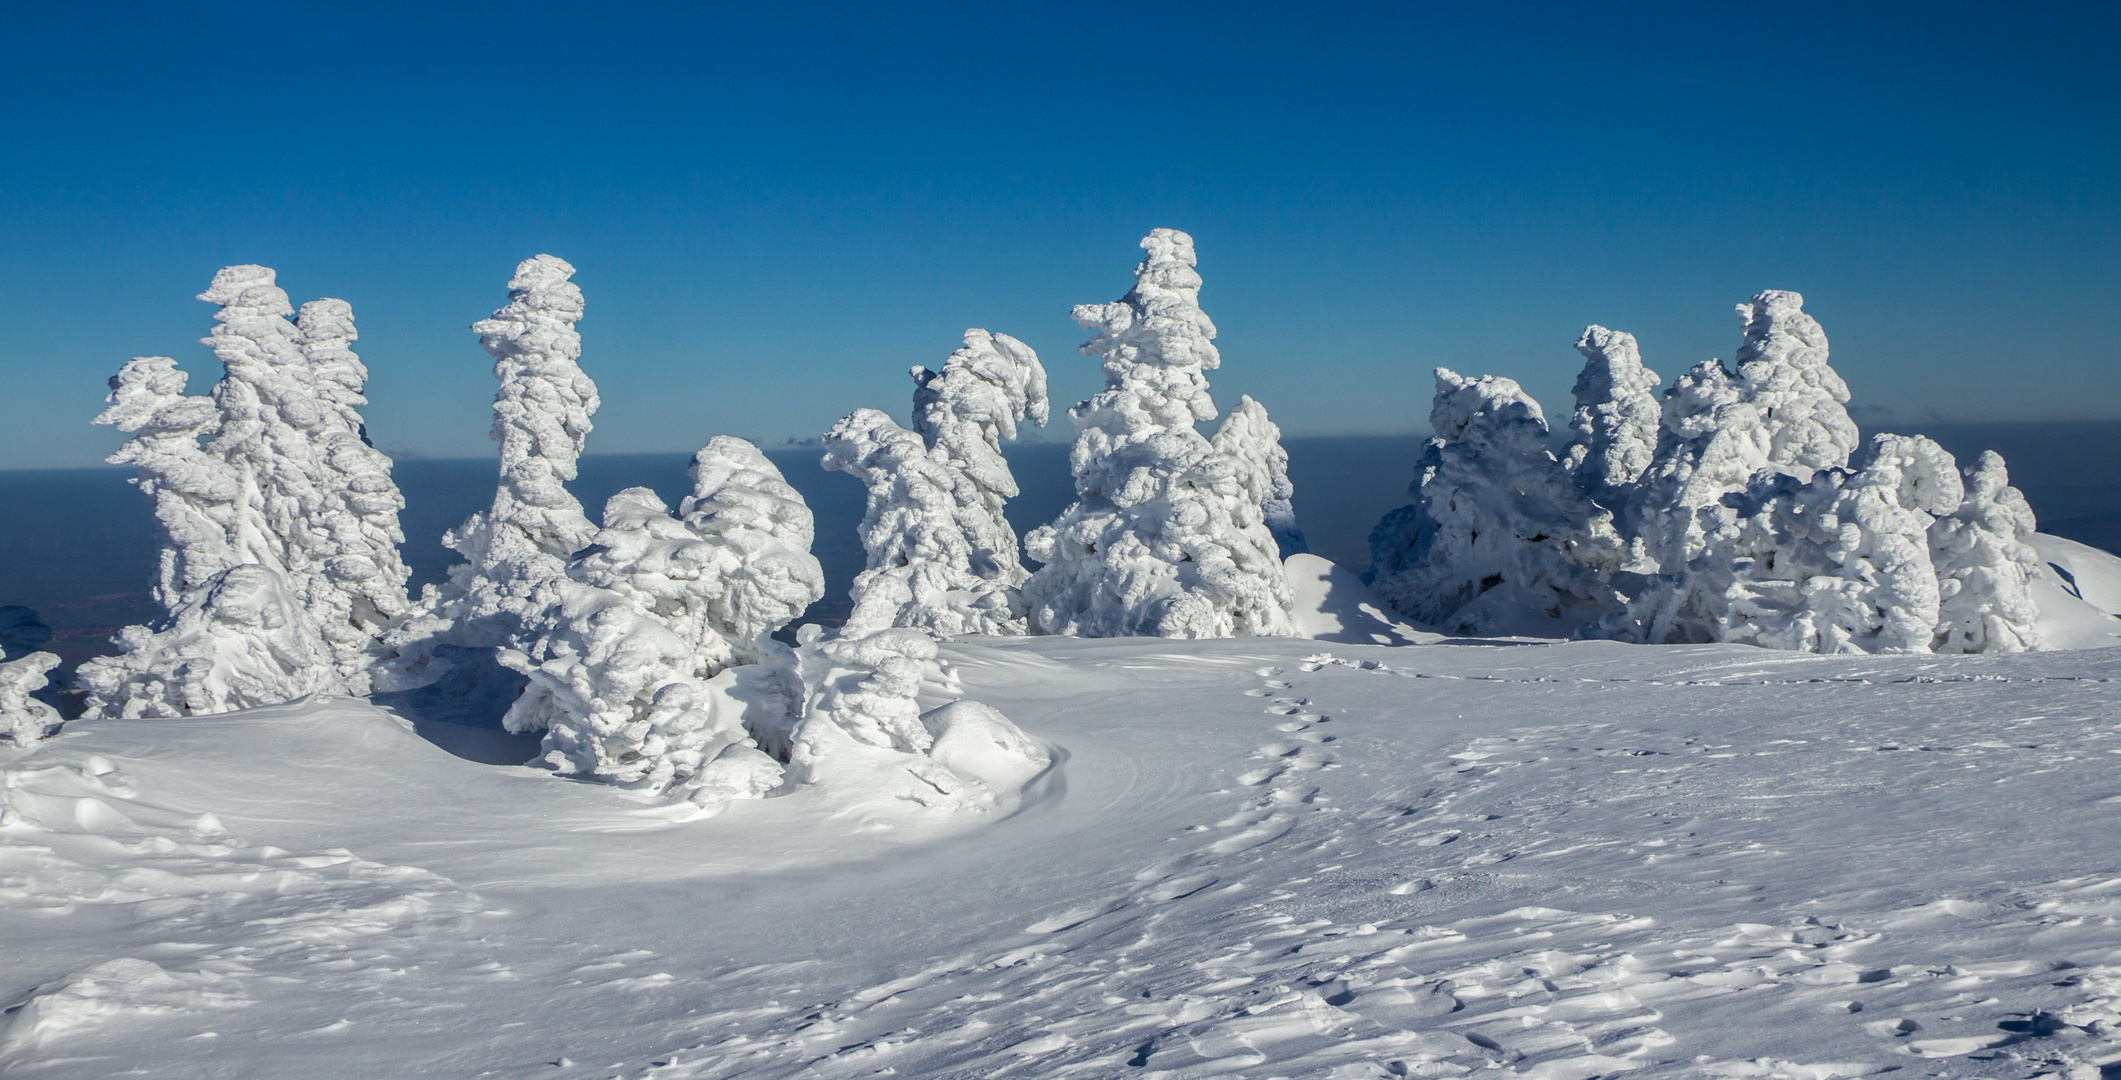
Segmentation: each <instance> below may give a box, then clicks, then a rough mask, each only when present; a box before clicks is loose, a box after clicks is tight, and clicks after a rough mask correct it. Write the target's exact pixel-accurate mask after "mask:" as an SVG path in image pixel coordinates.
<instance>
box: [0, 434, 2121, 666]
mask: <svg viewBox="0 0 2121 1080" xmlns="http://www.w3.org/2000/svg"><path fill="white" fill-rule="evenodd" d="M1060 423H1065V421H1060ZM1881 430H1890V431H1894V432H1897V433H1900V434H1920V435H1927V436H1929V437H1930V438H1932V439H1935V440H1937V442H1938V443H1939V444H1940V445H1942V446H1943V447H1944V448H1945V449H1946V450H1949V451H1950V452H1951V453H1952V455H1953V456H1954V457H1956V458H1958V459H1959V461H1960V464H1962V465H1965V464H1968V463H1971V462H1972V461H1973V459H1974V458H1975V457H1977V456H1979V455H1980V453H1981V452H1982V451H1984V450H1994V451H1996V452H1997V453H2000V454H2002V455H2003V457H2004V460H2005V461H2007V462H2008V463H2009V465H2010V473H2011V482H2012V483H2013V484H2015V485H2017V487H2018V488H2019V489H2020V490H2022V491H2024V492H2025V496H2026V499H2027V501H2029V502H2030V503H2031V504H2032V507H2033V512H2034V513H2035V514H2036V515H2037V516H2038V517H2039V519H2040V530H2041V531H2042V532H2045V533H2050V534H2053V535H2056V536H2064V537H2068V538H2069V539H2072V540H2076V541H2078V542H2079V543H2084V544H2090V545H2092V546H2093V547H2098V548H2104V549H2105V550H2108V551H2116V552H2121V469H2116V468H2115V467H2114V466H2113V464H2112V459H2111V458H2109V457H2108V455H2110V454H2116V453H2121V420H2070V421H2046V422H2037V423H2031V422H2014V423H1951V424H1941V423H1931V424H1885V425H1880V426H1879V427H1877V428H1871V427H1866V428H1865V429H1864V435H1865V436H1866V437H1868V436H1870V435H1871V434H1873V433H1874V432H1875V431H1881ZM1565 434H1566V433H1563V435H1564V436H1565ZM1425 441H1426V436H1423V435H1351V436H1338V437H1325V438H1302V437H1296V438H1288V439H1284V440H1283V445H1284V446H1286V447H1287V449H1288V451H1289V478H1290V480H1291V482H1292V483H1294V484H1295V486H1296V513H1297V520H1298V522H1299V523H1300V524H1301V525H1302V527H1303V530H1304V533H1305V536H1306V539H1307V540H1308V541H1309V544H1310V548H1311V550H1312V551H1313V552H1315V553H1317V554H1319V555H1322V556H1324V557H1326V558H1328V559H1331V560H1333V561H1334V562H1336V563H1339V564H1340V565H1342V566H1345V567H1348V568H1349V569H1351V570H1355V571H1357V572H1360V571H1362V570H1364V569H1367V568H1368V566H1369V562H1370V553H1369V535H1370V529H1371V528H1372V527H1374V526H1375V525H1376V524H1377V521H1378V519H1379V518H1380V517H1382V516H1384V514H1385V512H1386V511H1388V510H1392V509H1394V508H1396V507H1400V506H1404V505H1406V504H1407V502H1408V501H1409V498H1408V494H1407V488H1408V485H1409V484H1410V483H1411V482H1412V481H1413V479H1414V469H1415V463H1416V460H1417V459H1418V458H1419V457H1420V454H1421V448H1422V444H1423V443H1424V442H1425ZM1560 441H1565V438H1561V437H1558V438H1557V442H1560ZM1007 450H1008V456H1009V460H1010V464H1011V467H1012V469H1013V470H1014V472H1015V474H1016V478H1017V483H1018V485H1019V486H1020V487H1021V488H1022V494H1020V495H1019V496H1018V497H1017V498H1015V499H1013V500H1011V501H1010V503H1009V507H1008V514H1009V520H1010V522H1011V523H1012V524H1014V525H1015V526H1016V528H1017V530H1018V531H1019V532H1023V531H1025V530H1028V529H1030V528H1033V527H1035V526H1037V525H1040V524H1043V523H1045V522H1047V521H1050V520H1052V519H1053V518H1054V517H1055V516H1057V515H1058V514H1059V513H1060V511H1061V510H1062V509H1063V508H1064V507H1066V506H1067V504H1068V503H1069V502H1070V501H1071V500H1072V499H1073V498H1074V496H1075V490H1074V483H1073V479H1072V477H1071V476H1070V475H1069V472H1068V443H1067V442H1064V441H1051V442H1024V443H1017V444H1013V445H1011V446H1009V447H1008V448H1007ZM766 454H767V456H768V457H770V458H771V459H772V460H773V461H774V463H775V464H776V465H778V466H779V467H780V469H781V471H782V473H783V474H785V475H786V476H787V478H788V482H789V483H790V484H792V485H794V486H795V488H796V490H797V491H800V492H802V494H803V498H804V499H805V500H807V501H808V502H809V504H810V508H811V512H812V513H813V514H814V515H815V516H816V519H817V540H816V542H815V544H814V546H813V550H814V551H815V553H816V554H817V557H818V560H819V561H820V562H821V563H823V564H824V568H825V580H826V585H825V588H826V592H825V598H824V599H823V600H821V601H819V602H818V603H817V604H816V605H814V606H812V607H811V609H810V611H809V613H808V614H807V615H806V616H805V619H804V621H806V622H822V623H827V624H832V625H837V624H838V623H839V622H840V621H842V620H843V619H845V618H846V614H847V611H848V608H849V601H848V599H847V589H848V586H849V585H850V584H851V583H852V582H853V579H854V575H855V574H857V573H859V572H860V571H861V569H862V565H863V562H864V555H863V552H862V548H861V542H860V540H859V538H858V537H857V536H856V535H855V529H856V527H857V526H858V525H859V524H860V523H861V519H862V512H863V492H862V488H861V485H860V484H859V483H857V482H856V481H855V480H854V479H852V478H851V477H847V476H843V475H840V474H838V473H828V472H826V471H825V470H824V469H823V468H822V467H820V466H819V465H818V457H819V450H818V449H817V448H816V447H805V446H795V447H790V446H779V447H771V448H767V449H766ZM690 461H691V454H690V453H658V454H591V455H587V456H585V457H583V458H582V460H581V464H580V475H579V476H578V478H577V479H576V480H575V481H574V482H573V483H571V484H569V485H568V487H569V488H570V489H571V490H572V491H573V492H574V493H575V496H576V497H577V498H579V499H580V500H581V501H582V505H583V507H584V508H585V509H587V510H588V511H589V514H590V516H591V517H592V518H596V517H598V516H600V514H601V511H602V509H603V506H604V501H605V500H606V499H608V498H610V497H611V496H612V495H614V494H616V493H617V492H619V491H621V490H623V489H625V488H628V487H648V488H653V489H654V490H655V491H656V493H657V494H658V495H660V496H662V498H663V499H664V501H665V502H668V503H670V504H672V505H673V506H675V505H676V503H677V501H678V500H679V499H680V498H682V497H683V496H684V495H686V494H688V493H689V492H690V491H691V481H690V480H689V479H688V478H687V477H686V473H685V468H686V465H687V464H688V463H689V462H690ZM496 472H497V465H496V462H495V460H494V459H492V458H450V459H443V458H436V459H422V458H413V459H409V460H402V461H399V462H398V463H397V465H396V469H395V475H396V478H397V481H398V486H399V488H400V489H401V490H402V491H403V492H404V494H405V500H406V507H405V511H404V513H403V514H402V515H401V517H400V521H401V523H402V524H403V527H404V530H405V536H406V542H405V546H404V549H403V550H404V554H405V560H406V562H407V564H408V565H410V567H411V568H412V572H413V586H414V589H415V591H417V590H418V588H419V586H421V585H424V584H428V583H432V582H436V581H439V580H441V579H442V577H443V576H444V575H445V574H446V573H447V571H448V569H449V567H450V565H451V564H452V563H454V562H455V561H456V557H455V554H454V553H453V552H451V551H449V550H448V549H446V548H444V547H443V546H442V543H441V537H442V533H443V531H444V530H446V529H449V528H451V527H453V526H455V525H457V524H459V523H461V522H462V521H463V520H464V519H465V518H466V517H468V516H470V514H471V513H472V512H473V511H476V510H480V509H483V508H484V507H486V506H487V505H488V504H489V503H490V502H491V501H492V499H493V491H494V481H495V476H496ZM130 476H131V473H130V471H128V470H124V469H119V468H114V467H104V468H92V469H35V470H13V471H5V470H0V604H21V605H23V606H26V607H31V608H35V609H36V610H37V611H38V613H39V614H40V615H42V616H43V618H44V620H45V622H47V623H48V624H50V625H51V627H52V629H53V631H54V634H55V638H54V641H53V643H52V646H51V647H52V649H53V651H54V652H57V653H59V654H60V656H61V657H63V658H64V659H65V660H66V662H67V666H68V668H69V669H71V668H72V666H73V665H75V664H78V663H79V662H80V661H82V660H84V659H87V658H88V657H90V656H96V655H102V654H105V653H108V652H109V651H110V649H109V647H108V644H107V641H106V639H107V638H108V637H109V636H110V635H111V634H112V633H115V632H116V630H117V629H118V628H119V627H121V626H124V625H126V624H128V623H136V622H147V621H151V620H152V619H154V618H155V617H156V616H157V615H158V614H159V612H158V611H157V610H156V608H155V606H154V604H153V603H152V601H151V600H150V599H149V596H148V588H149V585H150V582H151V579H152V578H153V576H154V568H155V562H156V548H155V528H154V518H153V516H152V515H151V514H150V512H149V508H148V505H147V502H146V500H145V499H142V498H141V497H140V496H139V495H138V494H137V493H136V492H135V491H134V490H133V489H132V486H131V485H130V484H129V483H128V482H127V481H128V479H129V478H130Z"/></svg>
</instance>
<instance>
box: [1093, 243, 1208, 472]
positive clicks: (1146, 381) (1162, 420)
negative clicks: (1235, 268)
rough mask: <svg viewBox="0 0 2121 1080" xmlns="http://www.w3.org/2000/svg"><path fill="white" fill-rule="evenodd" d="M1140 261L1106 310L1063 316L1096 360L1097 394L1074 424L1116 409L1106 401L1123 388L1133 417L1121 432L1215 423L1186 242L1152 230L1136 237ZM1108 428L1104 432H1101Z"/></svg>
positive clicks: (1204, 319)
mask: <svg viewBox="0 0 2121 1080" xmlns="http://www.w3.org/2000/svg"><path fill="white" fill-rule="evenodd" d="M1141 246H1142V250H1144V251H1146V252H1148V253H1149V254H1148V257H1147V258H1144V259H1143V260H1142V261H1141V265H1139V266H1137V267H1135V268H1134V288H1133V289H1132V290H1129V291H1128V293H1127V295H1125V296H1123V297H1120V298H1119V300H1117V301H1115V302H1113V303H1110V304H1077V305H1076V306H1075V310H1073V311H1072V312H1070V313H1069V317H1070V318H1073V319H1074V320H1075V321H1076V322H1077V323H1080V324H1081V325H1082V326H1083V328H1084V329H1086V330H1095V331H1097V336H1095V337H1093V338H1091V339H1090V340H1089V341H1087V342H1085V343H1084V344H1083V347H1082V351H1083V355H1085V356H1095V357H1098V358H1099V359H1101V360H1103V361H1104V370H1105V387H1106V390H1105V393H1102V394H1099V395H1097V396H1095V397H1093V398H1091V399H1090V400H1089V401H1087V402H1084V403H1083V404H1082V405H1078V406H1076V408H1075V411H1074V415H1076V417H1077V421H1078V423H1081V422H1083V421H1084V420H1085V419H1087V418H1089V417H1092V416H1095V415H1096V414H1097V413H1098V412H1101V411H1103V410H1104V409H1105V408H1107V407H1111V406H1113V405H1117V404H1118V403H1117V402H1113V401H1111V400H1110V396H1111V395H1112V394H1113V393H1115V392H1117V391H1119V390H1121V389H1122V388H1123V387H1124V388H1125V390H1126V391H1127V392H1128V393H1129V394H1130V396H1131V398H1132V400H1131V401H1129V402H1128V403H1127V406H1125V407H1123V409H1124V411H1127V412H1130V413H1132V412H1139V413H1141V414H1142V415H1140V416H1138V417H1129V418H1127V419H1128V420H1130V421H1131V422H1129V423H1126V424H1125V427H1126V428H1128V429H1131V430H1133V431H1142V430H1143V429H1144V427H1145V425H1144V424H1143V423H1142V421H1144V420H1146V421H1147V422H1148V423H1147V425H1146V426H1147V427H1152V428H1155V429H1160V430H1165V431H1169V430H1175V429H1177V428H1180V427H1192V426H1193V425H1194V424H1195V423H1198V422H1200V421H1203V420H1213V419H1215V416H1216V412H1217V410H1216V408H1215V402H1214V400H1213V399H1211V398H1210V397H1209V396H1208V377H1207V372H1209V371H1212V370H1214V369H1215V368H1216V367H1217V366H1219V365H1221V363H1222V354H1221V353H1219V352H1217V351H1216V350H1215V345H1214V341H1215V324H1214V323H1213V322H1210V321H1209V320H1208V315H1207V313H1206V312H1204V311H1202V310H1201V309H1200V274H1198V273H1196V272H1195V271H1194V269H1193V267H1194V266H1195V265H1197V263H1198V261H1199V260H1198V259H1197V258H1196V257H1195V256H1194V254H1193V238H1192V237H1191V236H1188V235H1187V234H1185V233H1182V232H1180V231H1178V230H1177V229H1155V230H1152V231H1151V232H1150V233H1149V235H1147V236H1145V237H1143V238H1142V244H1141ZM1101 426H1109V425H1101Z"/></svg>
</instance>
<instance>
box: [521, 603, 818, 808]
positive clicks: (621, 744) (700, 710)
mask: <svg viewBox="0 0 2121 1080" xmlns="http://www.w3.org/2000/svg"><path fill="white" fill-rule="evenodd" d="M532 596H533V598H534V599H536V600H539V601H542V602H543V606H542V608H541V609H540V611H539V613H538V614H536V615H534V616H532V617H531V618H530V619H528V620H526V622H525V625H524V631H525V633H526V635H527V636H528V638H529V640H528V641H527V642H526V644H525V647H524V648H523V649H521V650H517V649H510V648H504V649H502V650H501V651H500V654H499V655H500V659H501V662H502V663H503V664H505V665H507V666H508V667H510V668H513V669H515V670H517V671H519V672H522V673H523V674H524V675H525V676H527V677H528V678H529V680H530V683H529V686H528V687H526V688H525V689H524V691H523V695H522V696H521V697H520V698H518V699H517V700H516V703H515V705H514V706H513V707H512V708H510V709H509V711H508V714H507V715H506V716H505V717H503V724H504V726H506V727H507V728H508V730H510V731H543V732H545V744H544V745H545V755H544V761H545V763H546V764H547V765H549V766H551V767H552V768H553V769H555V770H556V771H558V772H560V773H562V774H565V775H570V776H583V777H586V778H594V779H597V780H601V781H604V782H606V783H612V784H618V785H621V786H625V787H632V788H638V789H641V790H645V791H650V792H653V793H655V794H658V795H673V796H686V797H690V798H692V799H693V800H694V801H696V802H699V803H701V804H702V805H715V804H719V803H722V802H726V801H728V800H730V799H737V798H757V797H759V796H761V795H764V794H765V793H766V792H768V791H771V790H772V789H773V788H775V787H777V786H779V784H780V781H781V768H780V765H779V764H778V763H777V762H775V761H773V760H772V759H771V758H768V757H767V756H766V755H765V754H763V753H760V752H759V750H758V748H757V744H756V742H754V741H753V739H752V738H751V735H750V733H749V732H748V731H746V730H745V727H744V723H743V719H744V707H743V705H742V704H741V703H739V702H737V701H736V700H735V699H733V698H731V697H730V696H729V695H728V693H727V690H726V687H723V686H717V685H715V684H714V683H712V682H710V681H709V680H707V679H703V678H701V677H699V675H697V674H696V669H697V667H698V666H699V665H698V664H697V662H696V658H695V656H694V653H693V651H692V648H691V645H690V643H688V642H687V641H685V640H684V639H683V638H681V637H679V636H678V635H677V634H676V633H673V632H672V631H671V629H670V628H669V627H668V626H666V625H664V624H663V622H662V621H661V620H659V619H656V618H654V617H653V616H650V615H644V614H643V613H642V612H641V611H639V610H638V609H637V608H635V607H634V606H633V604H632V603H630V602H629V599H628V597H627V596H625V595H624V594H621V593H619V592H618V591H616V590H612V589H603V588H598V587H596V586H593V585H585V584H583V583H581V582H579V581H575V580H573V579H570V578H566V577H560V578H553V579H549V580H547V581H545V582H542V583H540V584H539V585H538V586H537V588H536V589H535V590H534V591H533V594H532ZM723 681H724V682H726V681H727V680H726V679H725V680H723Z"/></svg>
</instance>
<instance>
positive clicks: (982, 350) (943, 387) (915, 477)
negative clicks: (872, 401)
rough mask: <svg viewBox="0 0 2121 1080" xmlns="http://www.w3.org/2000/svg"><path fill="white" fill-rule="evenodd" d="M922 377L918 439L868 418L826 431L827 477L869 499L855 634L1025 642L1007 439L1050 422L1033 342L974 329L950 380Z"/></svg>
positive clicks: (852, 620)
mask: <svg viewBox="0 0 2121 1080" xmlns="http://www.w3.org/2000/svg"><path fill="white" fill-rule="evenodd" d="M913 379H914V385H915V390H914V399H913V401H914V424H915V430H913V431H908V430H906V429H905V428H902V427H900V426H898V424H897V423H895V422H893V421H892V419H891V418H890V417H888V416H886V415H884V414H883V413H881V412H878V411H876V410H874V409H858V410H856V411H855V412H854V413H852V414H850V415H849V416H847V417H846V418H845V419H842V420H841V421H840V422H839V423H837V424H834V425H833V426H832V429H831V430H830V431H827V432H826V433H825V440H824V441H825V447H826V451H825V458H824V465H825V467H826V468H827V469H832V470H835V471H838V472H844V473H847V474H849V475H851V476H853V477H855V478H856V479H858V480H860V481H862V483H863V485H864V486H865V487H866V488H867V489H868V493H869V496H868V509H867V512H866V513H865V514H864V515H863V518H862V525H861V536H862V546H863V548H864V549H865V550H866V551H867V552H868V556H869V560H868V566H867V568H865V569H864V570H863V571H862V573H861V574H860V575H859V576H858V577H856V578H855V581H854V590H853V594H854V611H853V613H852V614H851V615H850V616H849V617H848V620H847V625H846V633H847V634H848V635H850V636H859V635H863V634H868V633H872V632H874V631H877V630H883V629H887V628H891V627H913V628H918V629H922V630H926V631H928V632H930V633H933V634H938V635H944V636H947V635H950V634H1005V635H1020V634H1023V633H1024V632H1025V625H1024V615H1023V599H1022V596H1021V594H1020V592H1019V587H1020V586H1021V585H1022V584H1023V582H1024V579H1025V578H1027V577H1028V576H1029V574H1028V573H1027V572H1026V571H1025V570H1024V567H1023V562H1022V560H1020V559H1019V558H1018V556H1017V539H1016V531H1015V530H1014V529H1012V528H1011V527H1010V525H1009V522H1008V519H1007V518H1005V517H1004V516H1003V514H1002V507H1003V504H1004V503H1005V502H1006V500H1008V499H1009V498H1011V497H1012V496H1014V495H1015V494H1016V493H1017V486H1016V478H1015V477H1014V476H1012V475H1010V472H1009V463H1008V461H1007V460H1005V459H1004V458H1003V457H1002V452H1001V440H1003V439H1005V438H1014V437H1015V436H1016V424H1017V421H1019V420H1023V419H1025V418H1026V417H1028V418H1030V419H1031V420H1033V421H1034V422H1036V423H1038V424H1041V425H1043V424H1044V423H1045V422H1046V415H1047V405H1046V373H1045V370H1044V369H1043V368H1042V367H1040V366H1039V362H1038V356H1037V355H1036V354H1035V353H1033V352H1032V351H1031V348H1030V347H1029V346H1027V345H1025V344H1024V343H1022V342H1020V341H1017V340H1016V339H1015V338H1012V337H1009V336H1008V335H1006V334H989V333H988V332H987V331H985V330H978V329H974V330H967V331H966V332H965V344H964V347H963V348H960V349H958V350H957V351H956V352H955V353H952V354H951V355H950V358H949V360H947V361H945V362H944V364H943V369H942V370H941V371H930V370H928V369H927V368H924V367H916V368H914V369H913Z"/></svg>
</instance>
